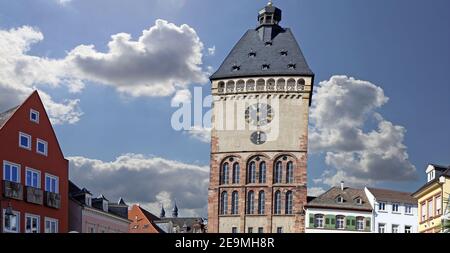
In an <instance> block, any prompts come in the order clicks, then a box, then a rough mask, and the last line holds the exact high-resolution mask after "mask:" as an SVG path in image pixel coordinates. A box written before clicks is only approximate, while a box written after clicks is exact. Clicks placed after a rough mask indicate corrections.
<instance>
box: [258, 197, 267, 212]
mask: <svg viewBox="0 0 450 253" xmlns="http://www.w3.org/2000/svg"><path fill="white" fill-rule="evenodd" d="M265 210H266V194H265V192H264V191H260V192H259V195H258V214H260V215H262V214H264V213H265V212H266V211H265Z"/></svg>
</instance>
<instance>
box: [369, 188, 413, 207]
mask: <svg viewBox="0 0 450 253" xmlns="http://www.w3.org/2000/svg"><path fill="white" fill-rule="evenodd" d="M367 189H368V190H369V191H370V192H371V193H372V194H373V196H375V198H376V199H377V201H388V202H399V203H405V204H413V205H417V201H416V200H415V199H414V198H413V196H412V193H411V192H400V191H393V190H387V189H377V188H367Z"/></svg>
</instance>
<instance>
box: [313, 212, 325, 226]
mask: <svg viewBox="0 0 450 253" xmlns="http://www.w3.org/2000/svg"><path fill="white" fill-rule="evenodd" d="M314 227H315V228H323V214H316V215H314Z"/></svg>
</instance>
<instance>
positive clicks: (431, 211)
mask: <svg viewBox="0 0 450 253" xmlns="http://www.w3.org/2000/svg"><path fill="white" fill-rule="evenodd" d="M427 206H428V208H427V213H428V219H431V218H433V201H432V200H428V204H427Z"/></svg>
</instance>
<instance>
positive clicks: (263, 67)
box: [262, 64, 270, 70]
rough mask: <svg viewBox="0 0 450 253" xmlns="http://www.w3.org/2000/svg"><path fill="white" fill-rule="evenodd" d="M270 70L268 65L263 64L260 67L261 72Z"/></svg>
mask: <svg viewBox="0 0 450 253" xmlns="http://www.w3.org/2000/svg"><path fill="white" fill-rule="evenodd" d="M269 69H270V64H263V65H262V70H269Z"/></svg>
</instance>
